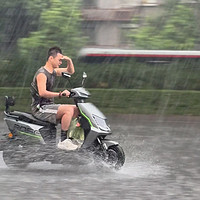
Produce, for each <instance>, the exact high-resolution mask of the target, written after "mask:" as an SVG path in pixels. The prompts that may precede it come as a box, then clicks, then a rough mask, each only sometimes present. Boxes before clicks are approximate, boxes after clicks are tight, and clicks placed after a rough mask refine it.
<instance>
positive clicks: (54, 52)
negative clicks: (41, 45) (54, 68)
mask: <svg viewBox="0 0 200 200" xmlns="http://www.w3.org/2000/svg"><path fill="white" fill-rule="evenodd" d="M58 53H61V54H62V50H61V49H60V48H59V47H51V48H50V49H49V50H48V54H47V60H48V59H49V57H50V56H53V57H54V58H55V57H56V55H57V54H58Z"/></svg>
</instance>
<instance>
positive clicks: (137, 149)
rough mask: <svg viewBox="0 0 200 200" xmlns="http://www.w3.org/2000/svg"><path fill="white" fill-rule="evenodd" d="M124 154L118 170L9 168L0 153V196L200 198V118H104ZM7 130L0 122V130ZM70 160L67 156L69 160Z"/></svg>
mask: <svg viewBox="0 0 200 200" xmlns="http://www.w3.org/2000/svg"><path fill="white" fill-rule="evenodd" d="M108 119H109V121H110V124H111V128H112V130H113V132H114V134H113V135H112V136H111V138H112V139H113V140H116V141H118V142H120V144H121V145H122V147H123V148H124V151H125V154H126V162H125V165H124V167H123V168H122V169H121V170H120V171H113V170H111V169H107V168H101V169H99V168H98V169H97V168H96V167H95V166H94V165H93V164H92V163H90V164H87V165H79V164H78V163H77V164H76V163H73V164H69V165H68V166H65V167H63V166H61V165H50V164H49V163H48V162H42V163H35V164H31V165H30V166H29V167H28V168H26V169H11V168H8V167H7V166H6V165H5V164H4V162H3V160H2V152H0V199H1V200H18V199H19V200H23V199H34V200H35V199H40V200H43V199H44V200H49V199H50V200H51V199H69V200H71V199H73V200H79V199H81V200H82V199H88V200H90V199H91V200H94V199H109V200H112V199H113V200H114V199H115V200H116V199H120V200H121V199H123V200H125V199H134V200H139V199H141V200H147V199H149V200H157V199H158V200H165V199H166V200H174V199H180V200H185V199H188V200H199V197H200V123H199V122H200V118H199V117H168V118H164V117H159V116H141V115H135V116H115V117H113V116H112V117H111V116H109V117H108ZM5 131H6V127H5V124H4V123H3V122H2V121H1V122H0V133H1V134H2V133H4V132H5ZM71 159H72V158H71Z"/></svg>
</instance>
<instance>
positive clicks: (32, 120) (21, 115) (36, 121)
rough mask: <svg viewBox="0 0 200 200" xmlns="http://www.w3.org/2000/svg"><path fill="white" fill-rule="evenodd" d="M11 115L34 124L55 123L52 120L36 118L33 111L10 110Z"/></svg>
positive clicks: (49, 124) (48, 124) (45, 124)
mask: <svg viewBox="0 0 200 200" xmlns="http://www.w3.org/2000/svg"><path fill="white" fill-rule="evenodd" d="M10 115H14V116H17V117H18V119H19V120H22V121H25V122H28V123H33V124H37V125H42V126H52V125H55V124H52V123H50V122H45V121H40V120H39V119H37V118H35V117H34V116H33V115H32V114H31V113H25V112H19V111H13V112H10Z"/></svg>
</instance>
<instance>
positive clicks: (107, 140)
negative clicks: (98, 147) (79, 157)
mask: <svg viewBox="0 0 200 200" xmlns="http://www.w3.org/2000/svg"><path fill="white" fill-rule="evenodd" d="M102 143H104V144H106V147H107V148H108V147H110V146H116V145H119V143H118V142H116V141H112V140H109V139H103V140H102Z"/></svg>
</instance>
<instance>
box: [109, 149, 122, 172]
mask: <svg viewBox="0 0 200 200" xmlns="http://www.w3.org/2000/svg"><path fill="white" fill-rule="evenodd" d="M106 162H107V163H108V164H109V165H110V166H112V167H113V168H115V169H117V170H119V169H120V168H121V167H122V166H123V165H124V162H125V154H124V151H123V149H122V147H121V146H119V145H113V146H109V147H108V149H107V159H106Z"/></svg>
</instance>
